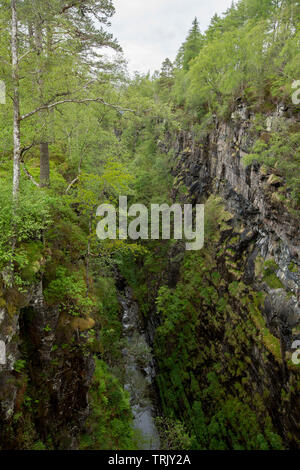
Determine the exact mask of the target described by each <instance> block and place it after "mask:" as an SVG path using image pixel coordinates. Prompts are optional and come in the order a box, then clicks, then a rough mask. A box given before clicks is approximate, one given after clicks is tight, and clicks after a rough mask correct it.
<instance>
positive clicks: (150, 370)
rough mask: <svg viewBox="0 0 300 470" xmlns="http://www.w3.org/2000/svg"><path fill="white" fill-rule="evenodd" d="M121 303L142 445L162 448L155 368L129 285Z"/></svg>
mask: <svg viewBox="0 0 300 470" xmlns="http://www.w3.org/2000/svg"><path fill="white" fill-rule="evenodd" d="M120 303H121V306H122V324H123V334H124V337H125V339H126V340H127V341H126V347H125V348H124V349H123V351H122V352H123V356H124V362H125V384H126V385H125V389H126V390H127V391H128V392H129V393H130V397H131V402H130V403H131V408H132V412H133V415H134V427H135V429H136V430H137V434H138V436H139V439H138V440H139V447H140V448H141V449H143V450H159V448H160V442H159V435H158V432H157V428H156V425H155V406H154V402H153V393H154V387H153V379H154V377H155V369H154V364H153V358H152V355H151V350H150V348H149V346H148V343H147V340H146V335H145V332H144V331H143V327H142V324H141V318H140V314H139V308H138V305H137V303H136V302H134V300H133V298H132V292H131V290H130V289H129V288H125V291H124V293H123V295H122V296H120Z"/></svg>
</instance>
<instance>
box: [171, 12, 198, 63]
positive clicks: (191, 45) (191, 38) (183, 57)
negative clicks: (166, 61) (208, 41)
mask: <svg viewBox="0 0 300 470" xmlns="http://www.w3.org/2000/svg"><path fill="white" fill-rule="evenodd" d="M202 45H203V36H202V34H201V32H200V28H199V23H198V19H197V18H195V19H194V21H193V24H192V28H191V29H190V31H189V34H188V36H187V38H186V40H185V42H184V43H183V44H182V46H181V48H180V50H179V52H178V55H177V58H176V62H177V65H178V66H179V67H182V68H183V69H184V70H189V68H190V62H191V60H192V59H194V58H195V57H197V55H198V54H199V52H200V50H201V47H202Z"/></svg>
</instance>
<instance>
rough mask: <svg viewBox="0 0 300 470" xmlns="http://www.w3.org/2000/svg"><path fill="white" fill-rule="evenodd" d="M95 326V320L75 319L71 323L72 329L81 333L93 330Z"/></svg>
mask: <svg viewBox="0 0 300 470" xmlns="http://www.w3.org/2000/svg"><path fill="white" fill-rule="evenodd" d="M94 326H95V320H94V319H93V318H74V319H73V320H72V321H71V328H72V329H73V330H79V331H80V332H83V331H87V330H91V329H92V328H94Z"/></svg>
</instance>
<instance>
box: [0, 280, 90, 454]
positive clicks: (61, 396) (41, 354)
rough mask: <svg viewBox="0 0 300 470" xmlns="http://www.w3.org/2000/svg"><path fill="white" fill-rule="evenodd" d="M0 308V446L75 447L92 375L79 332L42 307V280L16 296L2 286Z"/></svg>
mask: <svg viewBox="0 0 300 470" xmlns="http://www.w3.org/2000/svg"><path fill="white" fill-rule="evenodd" d="M1 304H2V305H3V307H2V308H1V312H0V320H1V324H0V339H1V340H3V341H4V342H5V344H6V354H7V363H6V364H5V365H1V366H0V423H1V424H0V426H1V443H0V445H1V448H3V449H31V448H34V446H39V445H40V446H41V448H43V445H44V444H42V443H43V442H48V445H49V447H50V448H51V447H54V448H60V449H74V448H76V447H77V445H78V441H77V439H78V436H79V433H80V431H82V428H83V425H84V422H85V419H86V417H87V415H88V411H89V408H88V390H89V387H90V385H91V382H92V377H93V372H94V361H93V359H92V355H91V353H89V352H87V351H86V352H85V344H86V338H85V336H84V333H82V330H81V334H79V329H76V330H75V329H74V328H72V326H71V324H70V318H69V319H68V317H67V316H66V315H64V314H63V313H61V312H60V310H59V308H58V307H55V306H54V307H49V306H47V305H46V302H45V300H44V295H43V288H42V282H39V283H38V284H37V285H35V286H33V287H32V289H30V290H29V291H27V292H26V293H24V294H22V295H20V294H18V292H17V291H16V290H13V289H9V288H6V289H5V288H3V290H2V297H1ZM20 357H22V359H20ZM24 358H25V359H24ZM37 448H39V447H37Z"/></svg>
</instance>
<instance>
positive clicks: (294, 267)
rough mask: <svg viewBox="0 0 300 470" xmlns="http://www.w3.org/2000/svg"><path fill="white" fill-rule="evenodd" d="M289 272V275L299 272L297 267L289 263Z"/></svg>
mask: <svg viewBox="0 0 300 470" xmlns="http://www.w3.org/2000/svg"><path fill="white" fill-rule="evenodd" d="M289 271H290V272H291V273H298V272H299V268H298V266H297V265H296V264H295V263H290V264H289Z"/></svg>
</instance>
